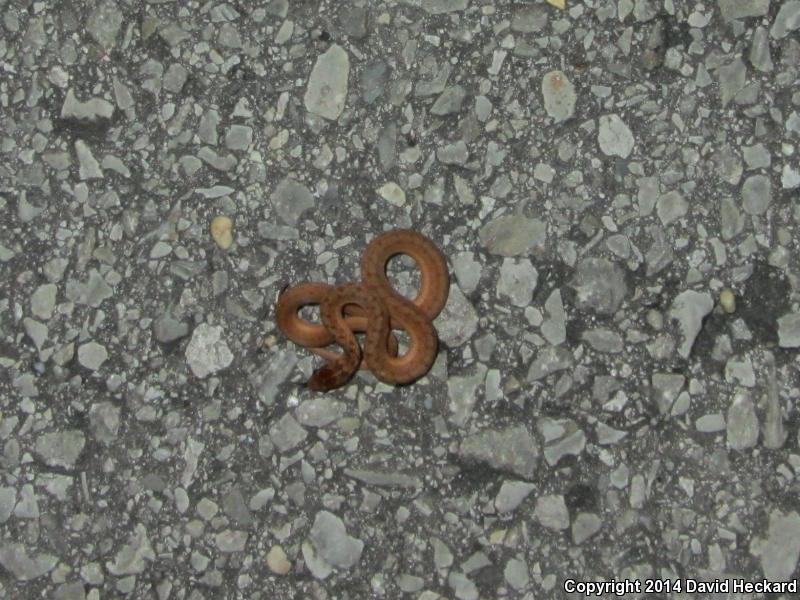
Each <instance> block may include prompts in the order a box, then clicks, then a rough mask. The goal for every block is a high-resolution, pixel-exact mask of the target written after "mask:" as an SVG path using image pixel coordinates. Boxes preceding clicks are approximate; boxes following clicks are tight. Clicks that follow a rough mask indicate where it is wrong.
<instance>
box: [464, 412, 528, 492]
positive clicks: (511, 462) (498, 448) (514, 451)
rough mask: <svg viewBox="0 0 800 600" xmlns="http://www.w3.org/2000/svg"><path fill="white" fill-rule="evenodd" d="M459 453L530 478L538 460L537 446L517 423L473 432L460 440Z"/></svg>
mask: <svg viewBox="0 0 800 600" xmlns="http://www.w3.org/2000/svg"><path fill="white" fill-rule="evenodd" d="M458 453H459V455H460V456H461V457H462V458H463V459H466V460H473V461H477V462H481V463H486V464H488V465H489V466H490V467H491V468H493V469H497V470H499V471H508V472H511V473H514V474H516V475H518V476H520V477H524V478H526V479H533V475H534V472H535V469H536V464H537V462H538V459H539V445H538V443H537V442H536V439H535V438H534V437H533V436H532V435H531V433H530V432H529V431H528V430H527V429H526V428H525V427H524V426H522V425H517V426H514V427H509V428H507V429H500V430H491V429H490V430H487V431H482V432H479V433H476V434H473V435H471V436H469V437H467V438H465V439H464V440H463V441H462V442H461V444H460V446H459V449H458Z"/></svg>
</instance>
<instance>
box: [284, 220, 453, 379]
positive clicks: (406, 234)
mask: <svg viewBox="0 0 800 600" xmlns="http://www.w3.org/2000/svg"><path fill="white" fill-rule="evenodd" d="M399 254H405V255H408V256H410V257H411V258H412V259H413V260H414V262H416V264H417V267H418V268H419V271H420V285H419V291H418V292H417V295H416V297H414V298H413V299H409V298H406V297H405V296H403V295H402V294H400V293H399V292H398V291H396V290H395V289H394V288H393V287H392V284H391V282H390V281H389V279H388V277H387V276H386V265H387V263H388V262H389V260H390V259H391V258H393V257H394V256H397V255H399ZM449 290H450V277H449V274H448V270H447V261H446V260H445V257H444V255H443V254H442V252H441V251H440V250H439V248H438V247H437V246H436V245H435V244H434V243H433V242H432V241H431V240H430V239H429V238H427V237H426V236H424V235H422V234H421V233H419V232H417V231H413V230H411V229H395V230H392V231H387V232H384V233H381V234H379V235H378V236H376V237H375V238H374V239H373V240H372V241H371V242H370V243H369V244H367V247H366V248H365V249H364V253H363V254H362V257H361V281H359V282H354V283H342V284H339V285H330V284H327V283H320V282H302V283H299V284H297V285H295V286H293V287H289V288H287V289H285V290H283V291H282V292H281V293H280V295H279V296H278V301H277V304H276V306H275V322H276V325H277V326H278V329H280V330H281V332H282V333H283V334H284V335H285V336H286V337H287V338H288V339H289V340H291V341H292V342H294V343H295V344H298V345H299V346H303V347H305V348H308V349H309V350H310V351H311V352H313V353H315V354H317V355H318V356H320V357H322V358H323V359H324V361H325V362H324V364H323V365H322V366H321V367H319V368H318V369H316V370H315V371H314V372H313V373H312V375H311V377H310V378H309V379H308V381H307V382H306V387H307V388H308V389H311V390H314V391H328V390H332V389H335V388H338V387H341V386H343V385H345V384H346V383H347V382H348V381H349V380H350V379H351V378H352V376H353V375H354V374H355V372H356V371H357V370H358V369H359V368H363V369H366V370H369V371H371V372H372V373H373V375H375V377H376V378H377V379H378V380H380V381H382V382H384V383H387V384H391V385H406V384H410V383H413V382H414V381H416V380H417V379H419V378H421V377H422V376H424V375H425V374H426V373H427V372H428V371H429V370H430V368H431V366H432V365H433V362H434V360H435V359H436V354H437V351H438V343H439V341H438V335H437V332H436V329H435V328H434V326H433V320H434V319H435V318H436V317H437V316H438V315H439V313H440V312H441V311H442V309H443V308H444V305H445V303H446V302H447V296H448V293H449ZM311 305H319V315H320V322H319V323H317V322H312V321H309V320H307V319H304V318H302V317H300V315H299V311H300V310H301V309H302V308H303V307H306V306H311ZM400 330H402V331H405V332H406V334H407V337H408V348H407V350H406V351H405V352H404V353H403V354H399V344H398V341H397V337H396V336H395V335H394V333H393V331H400ZM356 333H364V334H365V340H364V346H363V349H362V347H361V345H360V344H359V341H358V339H357V338H356V335H355V334H356ZM331 344H337V345H338V346H340V347H341V349H342V351H341V353H340V352H336V351H334V350H330V349H328V348H326V346H330V345H331Z"/></svg>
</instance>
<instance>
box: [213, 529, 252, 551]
mask: <svg viewBox="0 0 800 600" xmlns="http://www.w3.org/2000/svg"><path fill="white" fill-rule="evenodd" d="M248 537H249V534H248V533H247V532H246V531H236V530H233V529H225V530H223V531H220V532H219V533H217V534H215V535H214V544H215V545H216V547H217V550H219V551H220V552H224V553H225V554H230V553H232V552H243V551H244V549H245V547H246V546H247V539H248Z"/></svg>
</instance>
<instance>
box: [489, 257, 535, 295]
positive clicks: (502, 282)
mask: <svg viewBox="0 0 800 600" xmlns="http://www.w3.org/2000/svg"><path fill="white" fill-rule="evenodd" d="M538 280H539V272H538V271H537V270H536V268H535V267H534V266H533V263H531V261H530V260H528V259H527V258H523V259H520V260H518V261H515V260H513V259H511V258H505V259H503V264H502V266H501V267H500V279H499V280H498V281H497V294H498V295H500V296H507V297H508V298H509V299H510V300H511V304H513V305H514V306H527V305H528V304H530V303H531V301H532V300H533V292H534V291H535V290H536V283H537V281H538Z"/></svg>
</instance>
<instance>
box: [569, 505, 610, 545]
mask: <svg viewBox="0 0 800 600" xmlns="http://www.w3.org/2000/svg"><path fill="white" fill-rule="evenodd" d="M602 526H603V521H602V519H601V518H600V517H598V516H597V515H596V514H594V513H585V512H582V513H579V514H578V516H577V517H575V521H574V522H573V523H572V541H573V543H574V544H575V545H576V546H577V545H580V544H582V543H583V542H585V541H586V540H588V539H589V538H590V537H592V536H593V535H594V534H596V533H597V532H598V531H600V528H601V527H602Z"/></svg>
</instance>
